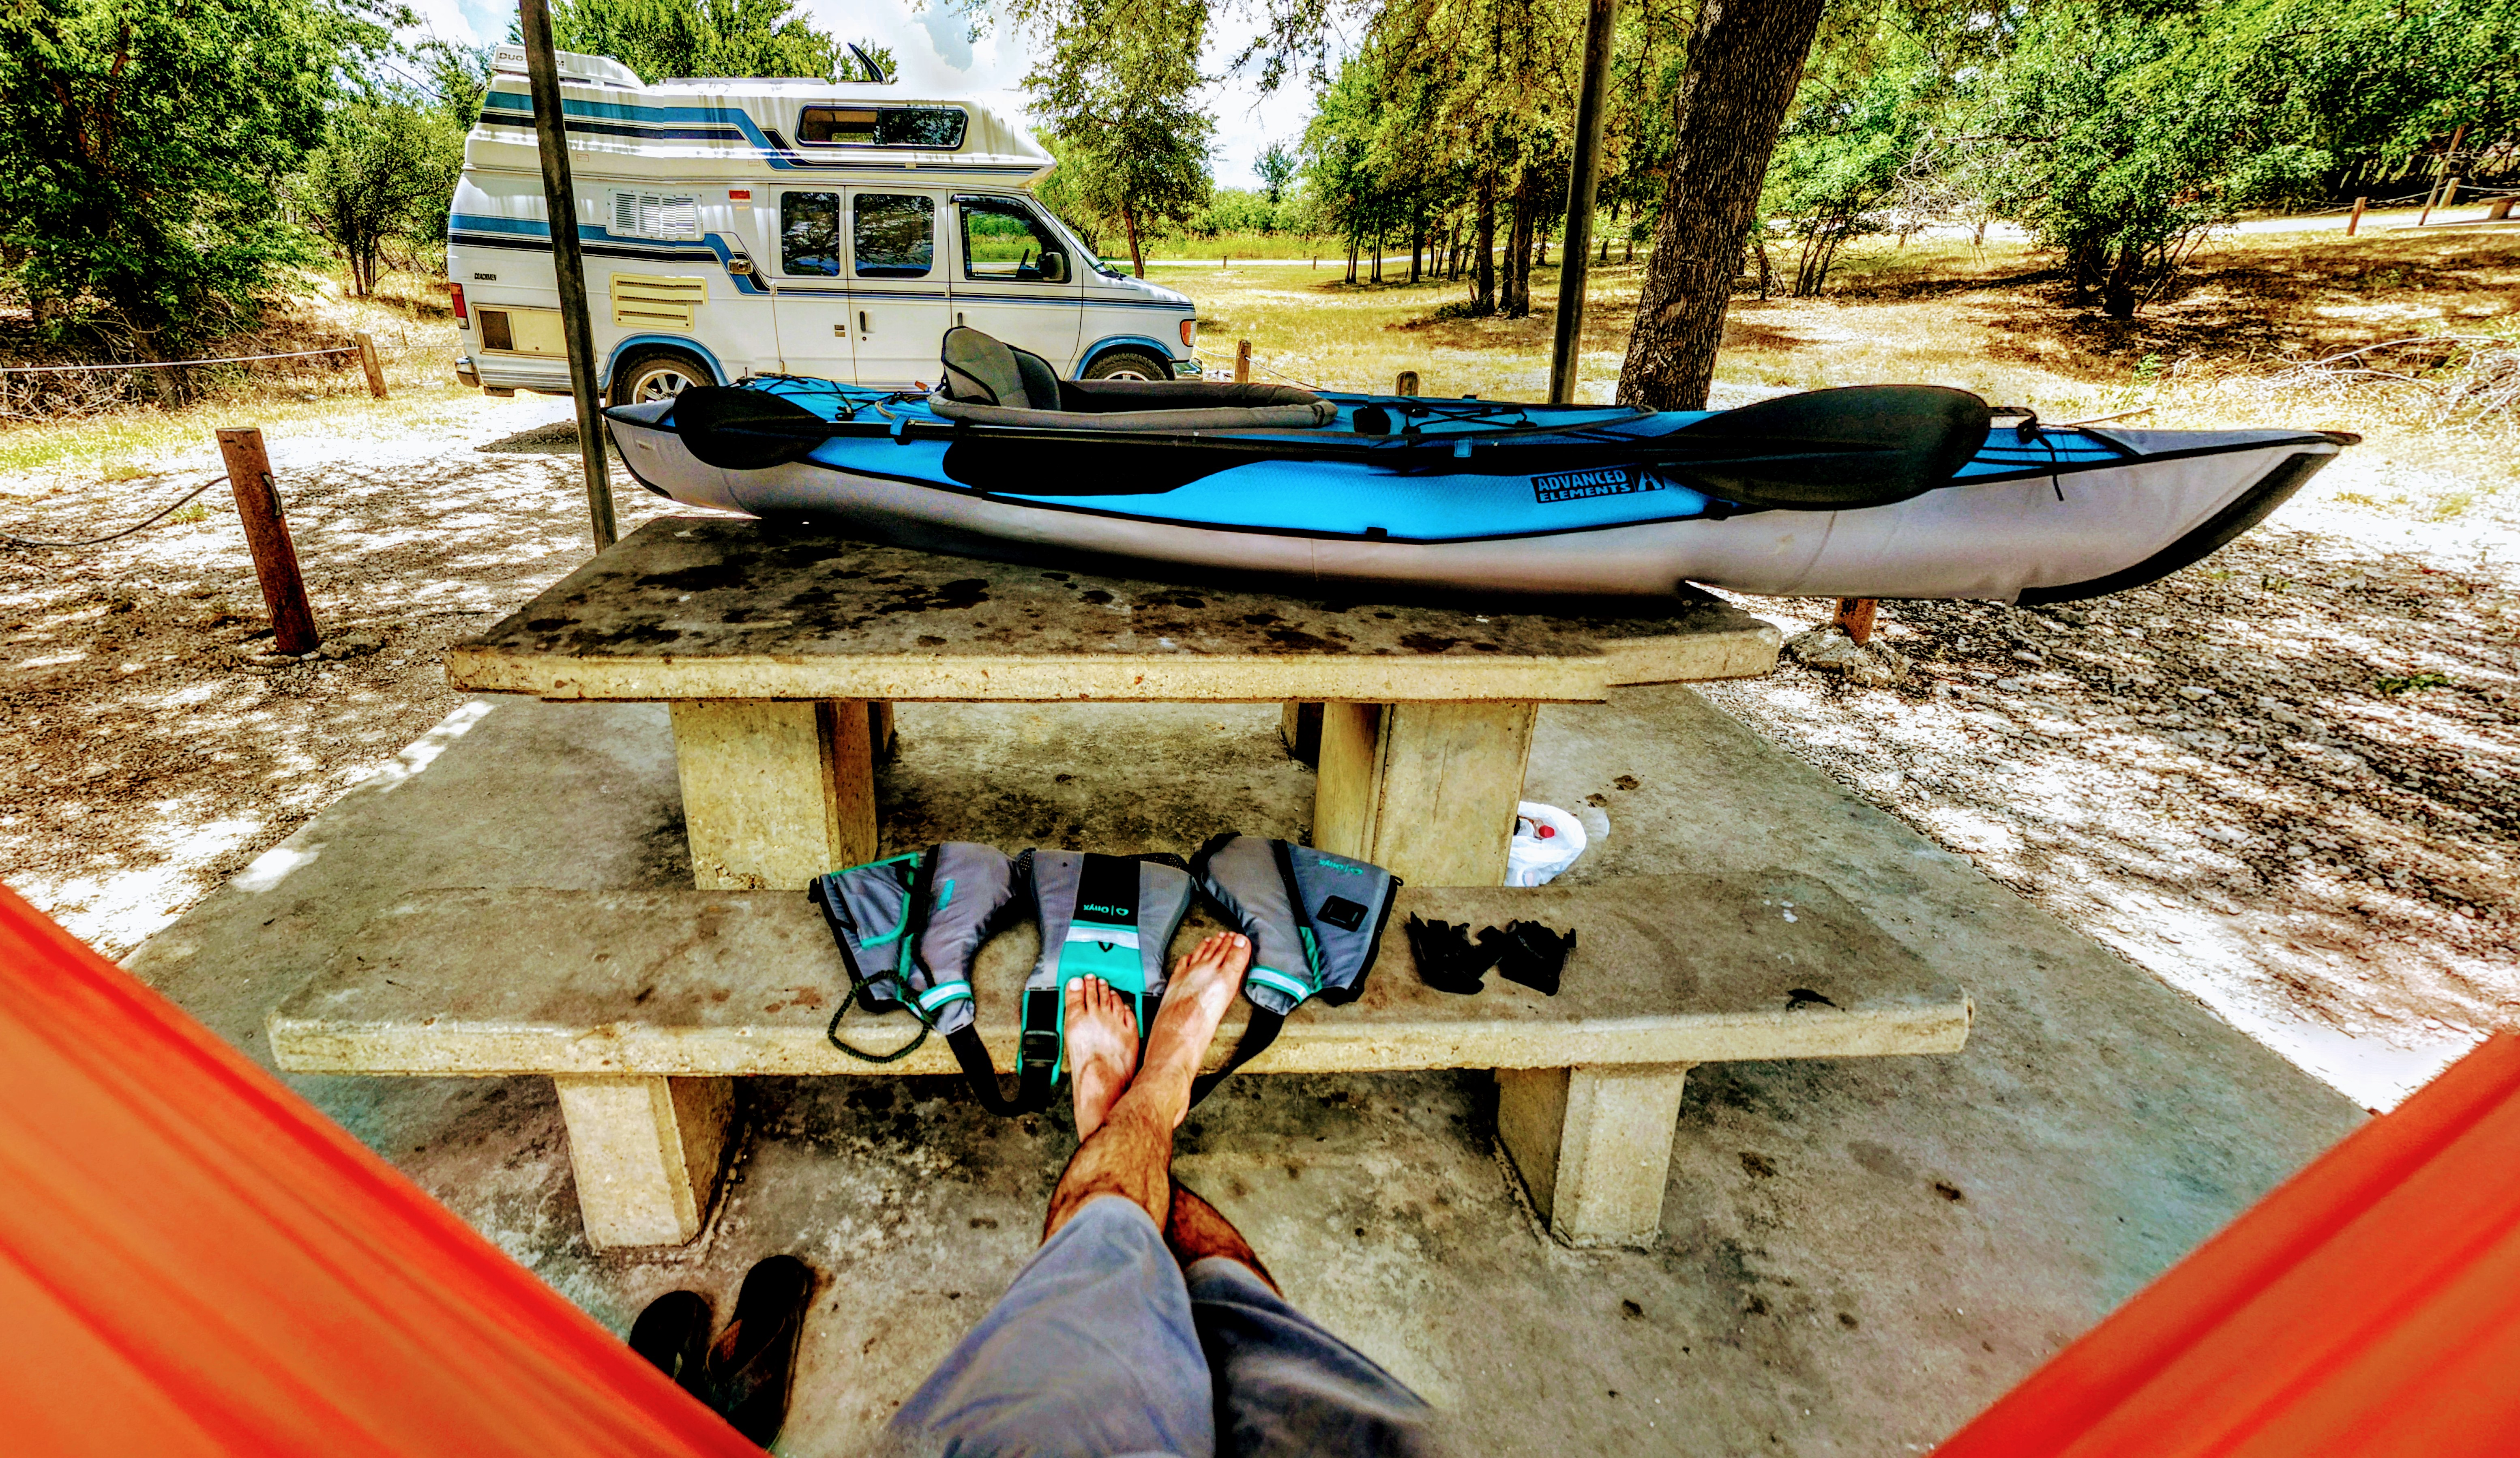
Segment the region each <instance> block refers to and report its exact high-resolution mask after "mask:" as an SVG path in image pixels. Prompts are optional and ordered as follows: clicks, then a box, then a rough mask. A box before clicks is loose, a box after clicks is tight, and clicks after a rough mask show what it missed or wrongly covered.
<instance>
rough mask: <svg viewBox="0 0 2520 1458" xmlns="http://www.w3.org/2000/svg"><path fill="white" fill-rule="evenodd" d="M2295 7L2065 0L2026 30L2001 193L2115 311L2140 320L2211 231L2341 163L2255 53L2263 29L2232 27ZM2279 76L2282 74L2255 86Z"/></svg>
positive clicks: (2012, 70) (1999, 127)
mask: <svg viewBox="0 0 2520 1458" xmlns="http://www.w3.org/2000/svg"><path fill="white" fill-rule="evenodd" d="M2289 3H2291V0H2275V4H2273V5H2263V0H2237V3H2234V4H2230V5H2226V6H2221V7H2217V8H2215V9H2212V10H2206V11H2197V12H2191V13H2187V14H2173V15H2159V14H2155V15H2145V16H2136V15H2130V14H2125V13H2120V12H2115V11H2110V10H2104V9H2102V8H2101V7H2100V6H2099V5H2098V4H2096V3H2093V0H2061V3H2055V4H2051V5H2050V6H2049V7H2048V8H2047V9H2046V10H2043V11H2041V12H2038V13H2037V14H2035V15H2034V16H2033V17H2032V18H2031V20H2030V22H2029V23H2028V24H2027V25H2026V26H2025V27H2024V28H2023V31H2022V35H2021V39H2020V42H2019V44H2018V46H2017V48H2016V49H2015V50H2014V52H2013V54H2012V56H2011V57H2010V58H2009V59H2008V61H2007V63H2006V64H2005V67H2004V68H2003V73H2002V75H2001V77H2000V79H1999V80H1998V82H1997V86H1996V94H1995V98H1994V103H1993V108H1992V110H1993V113H1994V122H1995V124H1994V128H1993V130H1994V131H1995V133H1996V134H1997V135H1998V137H2000V138H2001V139H2002V140H2003V142H2004V143H2006V144H2007V145H2008V150H2007V151H2006V153H2005V154H2004V155H2003V159H2002V161H2001V164H2000V165H1999V166H1998V167H1997V168H1996V170H1995V172H1994V177H1995V185H1996V197H1995V202H1996V205H1997V206H1998V207H1999V208H2000V209H2001V210H2002V211H2003V213H2004V214H2005V215H2007V216H2010V217H2013V218H2016V219H2018V220H2019V221H2021V222H2022V223H2024V224H2026V225H2028V226H2029V227H2030V229H2031V230H2032V232H2033V233H2034V234H2035V235H2036V236H2037V237H2038V239H2039V241H2040V242H2042V243H2043V244H2046V245H2048V247H2051V248H2054V249H2056V250H2058V251H2061V252H2062V253H2063V254H2064V257H2065V263H2066V267H2067V268H2068V270H2069V271H2070V273H2071V275H2072V277H2073V280H2074V283H2075V286H2076V288H2077V290H2078V291H2079V292H2081V293H2082V294H2084V295H2086V296H2089V295H2092V294H2094V293H2095V294H2097V296H2099V300H2100V306H2101V308H2102V309H2103V310H2104V311H2105V312H2107V313H2109V314H2111V315H2113V316H2115V317H2117V318H2128V317H2131V316H2132V315H2133V314H2134V313H2135V311H2136V309H2137V307H2138V305H2139V304H2141V303H2142V302H2143V301H2144V300H2145V299H2147V298H2149V297H2151V296H2154V295H2155V294H2157V293H2159V291H2160V290H2161V288H2162V287H2163V286H2164V285H2165V284H2166V283H2167V282H2168V280H2169V279H2170V277H2171V276H2172V274H2173V272H2174V271H2175V270H2176V269H2177V267H2178V266H2179V264H2180V263H2181V262H2182V261H2183V259H2184V258H2185V257H2186V255H2187V254H2189V253H2191V252H2193V251H2194V250H2195V249H2196V248H2197V246H2198V245H2199V244H2201V243H2202V242H2203V240H2204V238H2205V237H2206V235H2207V233H2208V231H2209V230H2211V229H2213V228H2215V227H2217V226H2219V225H2222V224H2225V223H2228V222H2230V221H2232V220H2233V219H2234V218H2236V217H2237V216H2238V215H2239V213H2240V212H2241V210H2242V209H2244V208H2249V207H2257V206H2265V205H2272V204H2274V203H2277V202H2281V201H2283V200H2285V199H2287V198H2291V197H2297V196H2300V195H2303V194H2305V193H2308V192H2310V191H2311V190H2313V189H2314V188H2315V187H2316V186H2317V184H2318V180H2319V178H2320V176H2321V175H2322V174H2323V173H2324V172H2325V171H2326V169H2327V168H2328V166H2329V163H2330V161H2331V158H2330V156H2329V154H2328V153H2326V152H2325V151H2323V150H2321V149H2319V148H2317V147H2311V146H2307V145H2304V144H2303V143H2302V142H2300V141H2299V140H2298V138H2300V137H2301V136H2302V135H2303V134H2304V130H2305V128H2304V126H2303V121H2304V118H2303V116H2302V114H2301V112H2300V109H2299V107H2298V105H2297V103H2296V93H2294V92H2293V91H2292V90H2291V89H2290V88H2288V87H2286V86H2283V85H2281V84H2280V83H2279V78H2280V76H2281V74H2282V72H2281V71H2280V69H2279V68H2278V69H2274V70H2270V69H2269V68H2264V67H2261V66H2260V65H2259V64H2258V63H2259V62H2260V60H2261V59H2262V58H2260V57H2258V56H2256V55H2254V54H2252V50H2253V47H2254V46H2255V45H2257V44H2260V43H2262V38H2263V31H2262V30H2261V28H2260V27H2259V26H2257V25H2254V24H2249V23H2245V22H2248V21H2250V20H2254V19H2257V18H2256V17H2252V16H2250V15H2248V14H2247V12H2249V11H2251V10H2256V9H2261V7H2262V6H2263V9H2265V10H2273V9H2276V8H2279V7H2280V6H2281V5H2284V4H2289ZM2234 22H2242V23H2234ZM2253 32H2255V33H2256V34H2255V35H2254V36H2253ZM2270 75H2272V76H2274V77H2277V78H2278V84H2277V85H2275V86H2273V87H2268V86H2264V85H2260V84H2256V83H2257V82H2258V81H2259V80H2260V79H2261V78H2263V77H2267V76H2270Z"/></svg>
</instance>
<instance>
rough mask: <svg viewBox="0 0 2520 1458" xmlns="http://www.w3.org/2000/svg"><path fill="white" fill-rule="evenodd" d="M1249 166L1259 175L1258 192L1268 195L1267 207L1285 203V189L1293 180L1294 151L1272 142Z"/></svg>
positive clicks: (1284, 145) (1280, 143) (1279, 143)
mask: <svg viewBox="0 0 2520 1458" xmlns="http://www.w3.org/2000/svg"><path fill="white" fill-rule="evenodd" d="M1251 165H1252V170H1254V171H1256V172H1258V173H1259V174H1260V190H1261V191H1262V192H1264V193H1266V194H1268V195H1269V205H1270V206H1272V207H1275V206H1277V205H1279V204H1281V203H1283V202H1284V201H1286V187H1287V185H1288V184H1289V183H1292V182H1293V181H1294V180H1295V165H1296V161H1295V153H1294V150H1293V149H1292V148H1290V147H1288V146H1287V145H1286V144H1285V143H1283V142H1272V143H1270V144H1269V145H1268V146H1267V147H1265V148H1263V149H1261V152H1260V157H1259V159H1258V160H1256V161H1254V162H1253V163H1252V164H1251Z"/></svg>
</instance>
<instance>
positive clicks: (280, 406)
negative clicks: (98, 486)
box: [0, 274, 479, 498]
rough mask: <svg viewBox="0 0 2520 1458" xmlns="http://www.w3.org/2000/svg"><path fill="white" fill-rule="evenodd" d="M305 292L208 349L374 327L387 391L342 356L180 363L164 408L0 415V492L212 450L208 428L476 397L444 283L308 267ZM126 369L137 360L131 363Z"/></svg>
mask: <svg viewBox="0 0 2520 1458" xmlns="http://www.w3.org/2000/svg"><path fill="white" fill-rule="evenodd" d="M305 282H306V284H307V287H308V288H309V290H310V293H309V294H307V295H306V296H302V297H300V298H298V299H295V300H293V302H292V304H291V305H290V306H289V307H288V308H287V309H286V311H285V312H282V313H279V314H277V315H276V316H274V317H273V318H271V319H270V320H268V321H267V322H266V323H264V324H263V325H262V326H260V327H258V328H257V329H255V330H253V331H252V332H251V333H250V334H248V335H246V336H242V337H239V338H237V339H233V340H230V341H225V342H221V343H219V344H217V345H214V346H212V348H213V351H214V352H216V353H222V354H224V353H231V352H264V351H280V350H289V349H306V348H321V347H324V346H327V345H330V344H332V343H335V342H338V341H340V340H344V339H347V338H348V337H349V336H350V335H351V334H352V333H355V332H358V331H362V330H364V331H366V332H368V333H370V334H373V335H375V336H376V338H377V345H378V349H379V351H380V352H381V353H382V355H383V357H384V368H385V385H386V389H387V391H388V393H389V395H390V398H388V399H384V400H376V399H372V398H370V397H369V395H368V387H367V377H366V376H365V375H364V374H363V373H361V371H360V369H359V366H358V361H357V359H356V358H355V357H354V356H347V355H344V356H337V357H335V358H332V359H321V360H293V361H283V362H277V363H272V364H257V365H214V366H201V367H195V368H193V369H190V370H187V371H186V372H185V373H186V375H187V376H188V378H189V385H190V387H191V388H192V389H193V390H194V391H195V395H194V397H193V398H192V399H191V400H190V401H189V402H188V403H186V404H184V405H182V406H180V407H177V408H175V409H172V410H169V409H163V408H160V407H159V406H158V405H157V404H155V403H150V402H145V401H144V402H136V403H128V404H124V405H123V406H122V407H121V408H119V409H115V410H112V411H111V412H110V413H107V414H102V415H87V416H63V417H57V418H48V419H41V420H35V421H30V422H12V423H9V424H7V425H5V426H0V497H16V498H26V497H34V498H41V497H44V496H47V495H51V494H53V493H54V492H56V491H58V490H62V489H65V488H74V487H80V486H85V485H89V484H93V483H95V482H99V481H118V480H138V479H142V478H150V477H155V476H158V475H161V474H163V473H166V472H169V471H183V470H188V469H191V468H193V467H195V466H198V465H200V464H201V463H202V462H203V460H204V459H205V454H206V457H208V458H214V457H215V451H214V449H213V446H212V433H213V432H215V431H217V430H218V429H220V428H222V427H226V426H236V425H256V426H261V427H262V428H264V429H265V430H266V431H274V432H278V431H284V430H285V431H290V432H293V433H307V432H311V431H319V430H320V431H325V432H335V431H350V432H356V431H363V430H375V429H377V428H379V427H391V428H393V429H401V428H403V427H405V426H408V425H412V424H417V423H419V422H422V421H425V420H427V419H429V418H431V417H433V416H436V415H438V414H441V413H443V412H445V411H447V410H449V409H451V408H457V407H458V401H459V400H466V399H470V400H477V399H478V398H479V393H478V391H475V390H469V389H465V388H463V387H460V386H458V385H457V384H456V382H455V373H454V359H455V352H456V350H455V329H454V322H453V319H452V316H451V315H450V313H449V312H448V309H447V305H446V299H445V286H444V285H443V284H442V283H439V282H437V281H434V280H429V279H423V278H418V277H415V276H412V275H408V274H396V275H389V276H387V277H386V278H385V279H383V280H382V281H380V284H379V288H378V292H377V295H376V296H374V297H371V298H364V299H361V298H350V297H347V296H344V292H343V290H342V288H341V285H340V282H339V280H337V279H331V278H326V277H324V276H322V275H309V276H307V278H306V280H305ZM132 373H135V374H139V373H145V372H132Z"/></svg>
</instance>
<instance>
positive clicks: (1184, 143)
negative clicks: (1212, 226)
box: [1008, 0, 1216, 277]
mask: <svg viewBox="0 0 2520 1458" xmlns="http://www.w3.org/2000/svg"><path fill="white" fill-rule="evenodd" d="M1008 14H1010V15H1011V16H1012V18H1013V19H1014V20H1015V21H1016V23H1020V24H1023V25H1026V26H1028V27H1029V28H1031V29H1032V30H1033V31H1034V33H1035V35H1036V37H1037V39H1038V40H1039V42H1040V49H1038V50H1037V51H1036V52H1035V56H1036V60H1035V62H1034V66H1033V69H1032V72H1031V73H1030V74H1029V75H1027V76H1025V77H1024V88H1025V90H1026V91H1027V92H1028V93H1029V94H1030V95H1031V98H1032V104H1033V114H1034V115H1035V116H1036V117H1037V118H1038V119H1040V120H1041V121H1042V122H1043V123H1044V129H1045V130H1047V131H1048V132H1050V133H1051V134H1052V135H1053V136H1054V137H1056V138H1057V146H1056V147H1055V148H1054V152H1055V155H1056V156H1057V158H1058V159H1059V162H1058V166H1059V170H1061V171H1064V172H1065V173H1066V174H1067V175H1066V176H1065V177H1064V178H1060V179H1059V181H1058V186H1057V189H1055V190H1045V192H1044V196H1045V198H1048V199H1053V200H1054V201H1053V205H1054V206H1055V207H1058V208H1060V210H1061V213H1062V215H1063V216H1067V217H1071V218H1080V220H1083V221H1086V222H1087V223H1088V226H1089V227H1094V226H1096V225H1099V226H1100V227H1109V226H1117V227H1118V228H1119V229H1120V231H1121V233H1122V234H1123V235H1124V236H1125V237H1126V238H1127V240H1128V244H1129V256H1130V261H1131V264H1132V265H1133V266H1134V267H1135V268H1136V270H1137V271H1138V273H1139V274H1140V275H1141V276H1142V277H1143V276H1144V275H1145V273H1146V248H1145V239H1146V237H1147V235H1148V234H1149V233H1151V232H1155V231H1159V230H1161V229H1163V228H1165V227H1168V226H1178V225H1182V224H1186V223H1188V222H1190V221H1191V219H1192V218H1193V217H1194V216H1196V215H1197V213H1198V211H1199V209H1201V208H1202V207H1204V206H1206V205H1207V201H1208V195H1209V191H1210V187H1211V183H1210V179H1209V175H1208V166H1207V146H1208V139H1209V138H1210V137H1212V136H1213V135H1215V132H1216V122H1215V120H1214V118H1212V117H1210V116H1209V115H1208V114H1206V113H1205V112H1203V111H1201V110H1200V109H1199V107H1198V100H1197V98H1198V93H1199V91H1200V89H1201V88H1202V87H1203V86H1204V85H1205V84H1206V81H1205V78H1204V77H1202V76H1201V75H1200V74H1199V72H1198V52H1199V45H1200V43H1201V41H1202V40H1203V38H1204V37H1205V35H1206V33H1207V8H1206V5H1205V4H1204V0H1019V3H1018V4H1016V5H1014V6H1012V7H1010V9H1009V11H1008ZM1054 175H1056V174H1054ZM1080 231H1083V230H1080ZM1090 236H1091V234H1090V233H1089V237H1090Z"/></svg>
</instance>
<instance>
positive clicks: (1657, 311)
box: [1619, 0, 1823, 410]
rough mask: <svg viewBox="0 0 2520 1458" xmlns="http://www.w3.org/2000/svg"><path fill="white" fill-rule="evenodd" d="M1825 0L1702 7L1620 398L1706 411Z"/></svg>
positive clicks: (1735, 0)
mask: <svg viewBox="0 0 2520 1458" xmlns="http://www.w3.org/2000/svg"><path fill="white" fill-rule="evenodd" d="M1822 6H1823V0H1731V3H1729V4H1716V5H1707V6H1704V7H1701V8H1700V10H1699V12H1698V22H1697V33H1696V35H1695V36H1694V37H1693V38H1692V40H1691V41H1690V44H1689V47H1688V72H1687V74H1686V75H1685V76H1684V77H1683V78H1682V80H1681V83H1680V102H1679V108H1678V113H1679V114H1678V147H1677V151H1676V155H1675V156H1674V158H1673V160H1672V166H1671V171H1670V177H1669V181H1668V182H1667V183H1666V184H1665V186H1664V192H1663V206H1662V217H1661V219H1660V220H1659V221H1658V222H1657V223H1656V224H1655V225H1654V242H1653V251H1652V253H1651V254H1650V255H1649V256H1648V257H1647V258H1646V260H1645V276H1644V279H1643V286H1642V288H1641V289H1640V291H1639V294H1638V296H1637V323H1636V328H1635V329H1634V331H1632V332H1631V333H1630V334H1629V336H1628V357H1627V360H1626V362H1625V363H1624V364H1623V365H1622V366H1621V367H1620V370H1619V403H1620V404H1622V405H1635V406H1640V407H1642V408H1644V409H1647V410H1699V409H1703V408H1705V405H1706V387H1707V386H1708V385H1709V384H1710V383H1712V382H1713V380H1714V378H1715V349H1716V346H1717V345H1718V344H1719V343H1720V342H1722V341H1723V338H1724V308H1725V305H1726V304H1727V303H1728V302H1730V301H1731V299H1732V296H1733V278H1734V276H1735V275H1736V274H1738V273H1739V272H1740V268H1741V246H1742V244H1743V243H1744V242H1745V241H1746V240H1747V239H1748V238H1749V236H1750V224H1751V222H1752V220H1753V219H1754V218H1755V217H1756V216H1757V213H1758V208H1759V184H1760V183H1761V182H1762V181H1764V180H1765V179H1766V177H1767V172H1768V159H1769V157H1770V155H1771V154H1773V153H1774V152H1775V151H1776V150H1777V132H1778V128H1779V127H1781V126H1782V125H1783V124H1784V119H1785V109H1786V107H1788V106H1789V105H1791V104H1792V102H1793V98H1794V87H1795V86H1796V85H1797V84H1798V83H1799V82H1800V81H1801V80H1802V73H1803V63H1804V61H1805V60H1806V59H1807V58H1808V57H1809V56H1810V54H1811V44H1812V36H1813V34H1814V32H1816V31H1817V30H1818V29H1819V28H1820V15H1821V9H1822Z"/></svg>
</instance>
